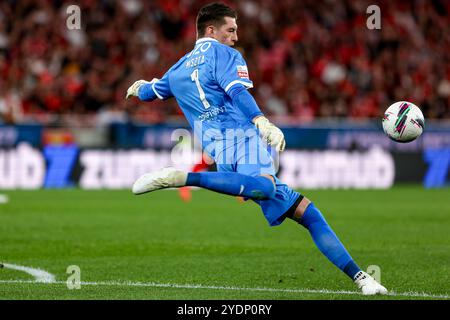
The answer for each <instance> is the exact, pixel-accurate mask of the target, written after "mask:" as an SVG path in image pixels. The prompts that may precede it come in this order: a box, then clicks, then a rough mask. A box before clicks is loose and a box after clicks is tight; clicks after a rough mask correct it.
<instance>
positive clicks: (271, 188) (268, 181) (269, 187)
mask: <svg viewBox="0 0 450 320" xmlns="http://www.w3.org/2000/svg"><path fill="white" fill-rule="evenodd" d="M257 178H258V180H259V181H260V182H261V188H260V191H261V199H260V200H263V199H266V200H267V199H273V198H275V193H276V185H275V181H274V180H273V178H272V177H271V176H267V175H261V176H259V177H257Z"/></svg>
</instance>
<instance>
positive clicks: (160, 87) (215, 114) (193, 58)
mask: <svg viewBox="0 0 450 320" xmlns="http://www.w3.org/2000/svg"><path fill="white" fill-rule="evenodd" d="M236 84H241V85H244V86H245V87H246V88H252V87H253V83H252V81H251V80H250V78H249V74H248V69H247V64H246V62H245V60H244V58H243V57H242V55H241V54H240V53H239V51H237V50H235V49H233V48H231V47H229V46H226V45H223V44H221V43H220V42H218V41H217V40H215V39H212V38H201V39H199V40H197V42H196V44H195V47H194V49H193V50H192V51H191V52H189V53H187V54H186V55H185V56H183V57H182V58H181V59H180V60H179V61H178V62H177V63H176V64H175V65H173V66H172V67H171V68H170V69H169V70H168V71H167V72H166V74H165V75H164V76H163V77H162V78H161V79H159V80H157V81H156V82H155V83H154V84H153V85H152V89H153V91H154V93H155V94H156V96H157V97H158V98H159V99H163V100H165V99H168V98H170V97H175V99H176V100H177V102H178V104H179V106H180V108H181V110H182V111H183V113H184V115H185V117H186V119H187V120H188V122H189V124H190V125H191V127H192V128H193V129H194V132H195V134H197V136H198V135H200V134H201V137H197V138H200V139H201V140H202V146H203V147H205V143H207V142H211V141H214V140H218V139H224V138H225V136H224V134H225V131H226V130H227V129H238V128H239V129H243V130H246V129H248V128H254V125H253V123H252V122H251V119H248V118H247V117H246V116H245V115H244V113H243V112H242V111H241V110H239V109H238V108H237V107H235V106H234V105H233V103H232V100H231V98H230V97H229V95H228V94H227V93H228V92H229V91H230V89H231V88H232V87H233V86H234V85H236Z"/></svg>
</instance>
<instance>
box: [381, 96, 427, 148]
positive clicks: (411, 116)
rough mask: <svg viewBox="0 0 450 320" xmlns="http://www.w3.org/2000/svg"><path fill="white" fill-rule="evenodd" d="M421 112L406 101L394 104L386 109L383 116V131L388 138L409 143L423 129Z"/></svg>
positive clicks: (423, 121) (423, 122)
mask: <svg viewBox="0 0 450 320" xmlns="http://www.w3.org/2000/svg"><path fill="white" fill-rule="evenodd" d="M424 126H425V119H424V117H423V114H422V111H420V109H419V107H417V106H416V105H415V104H413V103H411V102H408V101H399V102H396V103H394V104H392V105H390V106H389V108H387V110H386V112H385V113H384V116H383V130H384V133H386V134H387V136H388V137H389V138H391V139H392V140H394V141H397V142H411V141H413V140H415V139H416V138H417V137H419V136H420V135H421V134H422V132H423V129H424Z"/></svg>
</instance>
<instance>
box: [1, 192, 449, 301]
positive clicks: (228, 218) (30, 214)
mask: <svg viewBox="0 0 450 320" xmlns="http://www.w3.org/2000/svg"><path fill="white" fill-rule="evenodd" d="M0 193H2V194H5V195H7V196H8V197H9V200H10V201H9V202H8V203H6V204H0V262H4V263H9V264H15V265H20V266H27V267H32V268H38V269H42V270H45V271H47V272H49V273H52V274H53V275H55V277H56V280H57V282H56V283H51V284H46V283H35V282H34V278H33V276H31V275H29V274H27V273H24V272H21V271H17V270H11V269H8V268H1V269H0V299H165V300H172V299H181V300H183V299H258V300H263V299H295V300H300V299H442V298H443V299H448V297H449V295H450V193H449V190H448V189H442V190H425V189H423V188H422V187H419V186H397V187H395V188H393V189H390V190H379V191H378V190H362V191H356V190H307V191H304V194H305V195H306V196H307V197H309V198H310V199H312V200H313V201H314V202H315V204H316V205H317V206H318V207H319V208H320V209H321V211H322V212H323V214H324V215H325V217H326V218H327V220H328V222H329V223H330V225H331V226H332V227H333V229H334V230H335V232H336V233H337V235H338V236H339V237H340V239H341V241H342V242H343V243H344V244H345V246H346V247H347V249H348V250H349V252H350V254H351V255H352V256H353V258H354V259H355V260H356V262H357V263H358V264H359V265H360V266H361V267H362V268H363V269H366V268H367V267H368V266H369V265H377V266H379V267H380V270H381V282H382V283H383V284H384V285H385V286H386V287H387V288H388V290H392V291H394V292H395V293H396V294H397V295H390V296H384V297H380V296H377V297H365V296H362V295H360V294H356V292H357V291H358V290H357V288H356V287H355V285H354V284H353V283H352V282H351V281H350V280H349V279H348V278H347V277H346V276H345V275H344V274H343V273H341V272H340V271H339V270H338V269H337V268H335V267H334V266H333V265H332V264H331V263H330V262H328V260H326V258H325V257H324V256H322V254H321V253H320V252H319V251H318V250H317V249H316V247H315V245H314V244H313V242H312V240H311V238H310V236H309V233H308V232H307V231H306V230H305V229H303V227H301V226H299V225H297V224H295V223H294V222H292V221H286V222H285V223H283V224H282V225H281V226H278V227H269V226H268V225H267V222H266V221H265V219H264V217H263V215H262V213H261V212H260V210H259V208H258V207H257V206H256V205H255V204H254V203H252V202H251V201H248V202H246V203H239V202H238V201H237V200H236V199H235V198H234V197H229V196H225V195H220V194H218V193H214V192H210V191H206V190H195V191H193V200H192V201H191V202H190V203H184V202H182V201H181V200H180V199H179V198H178V194H177V192H176V191H175V190H164V191H159V192H154V193H151V194H146V195H142V196H134V195H132V194H131V192H130V191H127V190H121V191H82V190H42V191H3V192H0ZM70 265H77V266H79V267H80V270H81V281H82V283H81V289H79V290H69V289H68V288H67V286H66V280H67V278H68V277H69V274H67V273H66V270H67V267H68V266H70ZM196 286H197V287H196ZM225 287H226V288H225ZM254 288H263V289H262V290H255V289H254ZM308 290H311V291H308ZM325 290H329V291H328V292H327V291H325ZM411 292H413V294H411V295H408V293H411ZM427 295H428V296H427Z"/></svg>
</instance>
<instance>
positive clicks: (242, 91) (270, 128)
mask: <svg viewBox="0 0 450 320" xmlns="http://www.w3.org/2000/svg"><path fill="white" fill-rule="evenodd" d="M228 95H229V96H230V97H231V99H232V101H233V104H234V105H235V106H236V107H238V108H239V109H240V110H242V112H243V113H244V114H245V115H246V116H247V118H248V119H250V120H251V121H252V122H253V123H254V124H255V126H256V127H257V128H258V129H259V131H260V133H261V135H262V138H263V139H264V140H266V141H267V142H268V143H269V144H270V145H272V146H274V147H275V149H276V150H277V151H283V150H284V147H285V146H286V142H285V141H284V134H283V132H282V131H281V130H280V129H279V128H277V127H276V126H275V125H274V124H273V123H271V122H270V121H269V120H268V119H267V118H266V117H265V116H264V114H263V113H262V112H261V110H260V109H259V107H258V105H257V104H256V101H255V99H254V98H253V97H252V95H251V94H250V93H249V92H248V91H247V89H246V88H245V87H244V86H243V85H235V86H233V87H232V88H231V90H230V91H229V92H228Z"/></svg>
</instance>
